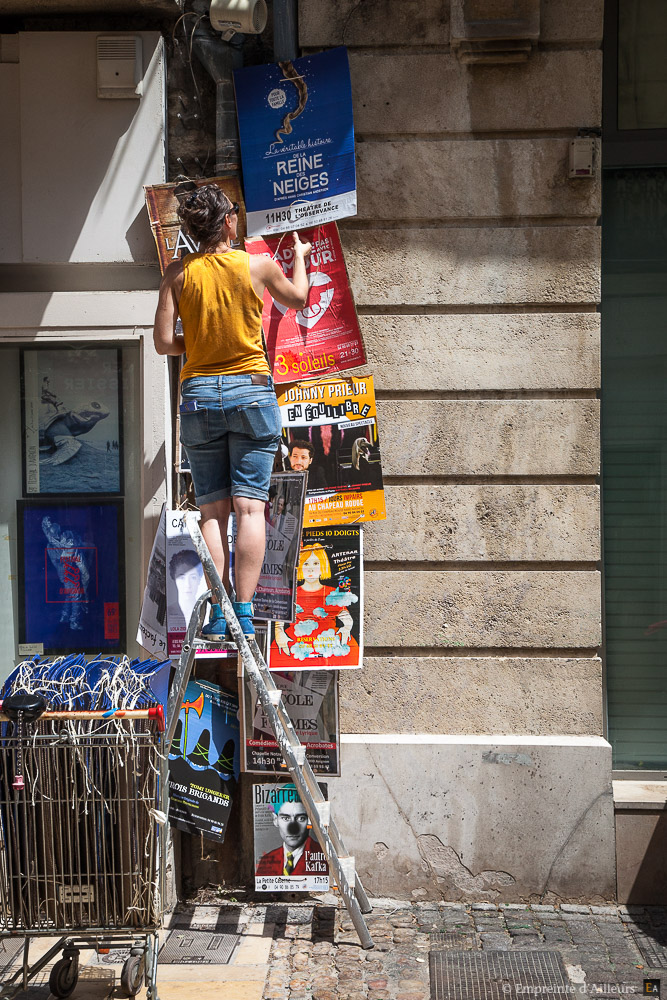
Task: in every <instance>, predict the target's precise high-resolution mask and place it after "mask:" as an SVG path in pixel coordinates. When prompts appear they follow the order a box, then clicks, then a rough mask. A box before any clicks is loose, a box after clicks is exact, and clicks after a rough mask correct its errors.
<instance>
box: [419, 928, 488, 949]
mask: <svg viewBox="0 0 667 1000" xmlns="http://www.w3.org/2000/svg"><path fill="white" fill-rule="evenodd" d="M429 942H430V946H431V951H460V950H461V948H464V949H465V948H474V947H475V944H476V941H475V935H474V934H473V933H472V931H471V932H470V933H463V934H459V933H458V931H433V932H432V933H431V934H430V935H429Z"/></svg>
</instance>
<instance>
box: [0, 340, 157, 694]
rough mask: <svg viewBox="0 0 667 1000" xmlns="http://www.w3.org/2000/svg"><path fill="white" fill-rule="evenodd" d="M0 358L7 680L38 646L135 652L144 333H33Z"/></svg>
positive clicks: (1, 643)
mask: <svg viewBox="0 0 667 1000" xmlns="http://www.w3.org/2000/svg"><path fill="white" fill-rule="evenodd" d="M0 360H1V364H0V394H1V395H2V398H3V399H4V400H5V401H6V402H7V403H8V405H7V406H6V407H5V408H4V410H5V413H6V415H7V416H6V421H5V424H4V430H5V435H4V440H5V458H4V462H3V471H4V475H3V480H2V488H1V489H0V533H1V536H2V542H1V545H0V561H1V571H2V573H3V575H4V577H5V579H7V580H8V581H9V594H8V596H9V597H10V599H9V600H5V601H3V602H2V603H1V604H0V680H1V679H3V678H4V677H5V676H7V674H8V673H9V672H10V671H11V670H12V668H13V667H14V665H15V664H16V663H17V662H18V661H19V660H20V659H24V658H25V655H26V653H28V652H29V651H30V652H32V651H39V650H40V648H41V647H43V650H44V653H45V655H59V654H63V653H76V652H84V653H86V654H90V655H93V654H94V653H98V652H103V653H104V652H107V653H109V655H115V654H117V653H125V652H127V653H129V654H130V655H135V654H136V653H138V652H139V648H138V647H137V645H136V643H135V641H134V636H135V633H136V626H137V621H136V619H137V609H138V607H139V604H140V600H141V572H142V570H141V473H142V469H141V461H142V454H143V453H142V448H141V436H140V406H139V348H138V344H125V345H116V344H114V343H113V342H98V343H94V344H86V345H83V344H78V343H69V344H65V345H63V344H62V343H55V342H53V341H50V342H39V343H35V342H34V341H33V342H30V343H25V344H22V345H18V344H16V345H3V347H2V349H1V351H0ZM23 644H25V645H23ZM21 650H24V651H25V652H23V653H22V651H21Z"/></svg>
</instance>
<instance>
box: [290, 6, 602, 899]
mask: <svg viewBox="0 0 667 1000" xmlns="http://www.w3.org/2000/svg"><path fill="white" fill-rule="evenodd" d="M539 7H540V38H539V41H538V43H537V46H536V47H535V48H534V49H533V51H532V53H531V54H530V55H529V57H528V58H527V59H526V61H525V62H520V63H519V62H517V63H506V64H503V65H493V64H479V65H474V64H473V65H465V64H463V63H462V62H461V61H459V59H458V58H457V55H456V53H455V52H454V50H453V49H452V47H451V46H450V36H449V22H450V3H449V0H423V2H420V3H412V2H408V3H398V2H396V0H364V2H363V3H358V2H357V0H339V2H337V3H335V4H321V3H318V2H317V0H299V35H300V38H299V41H300V45H301V50H302V52H311V51H312V52H314V51H318V50H319V49H322V48H328V47H331V46H335V45H342V44H343V45H346V46H347V48H348V51H349V55H350V65H351V73H352V91H353V102H354V115H355V130H356V141H357V179H358V201H359V205H358V214H357V216H356V217H355V218H354V219H348V220H345V221H344V222H342V223H341V224H340V228H341V234H342V239H343V245H344V248H345V253H346V259H347V264H348V269H349V273H350V278H351V282H352V286H353V291H354V295H355V299H356V303H357V308H358V311H359V314H360V317H361V323H362V328H363V332H364V336H365V340H366V347H367V352H368V369H367V370H368V371H369V372H372V373H373V375H374V376H375V379H376V389H377V395H378V410H379V416H380V420H381V423H380V433H381V448H382V456H383V468H384V473H385V485H386V495H387V512H388V516H387V520H386V522H383V523H378V524H372V525H368V526H367V527H366V528H365V569H366V573H365V586H366V637H365V638H366V650H365V660H364V669H363V670H362V671H360V672H355V671H347V672H346V671H342V672H341V676H340V694H341V728H342V731H343V737H342V740H343V746H342V761H343V775H342V777H341V778H340V779H339V781H334V782H331V784H330V790H331V797H332V802H333V809H334V812H335V815H336V818H337V822H338V823H339V826H340V827H341V830H342V832H343V835H344V836H345V838H346V841H347V844H348V847H349V848H350V850H351V851H352V852H353V853H354V854H355V856H356V859H357V867H358V870H359V871H360V873H361V874H362V877H363V879H364V882H365V884H366V888H367V889H368V890H369V891H370V892H371V893H374V894H380V895H392V894H395V895H398V896H403V897H405V896H408V897H410V896H412V898H416V899H419V898H438V897H440V898H446V899H462V898H473V899H495V900H497V901H498V900H507V901H511V900H514V901H517V900H530V901H533V902H537V901H539V900H542V901H547V902H548V901H556V900H558V899H561V900H563V899H570V900H597V901H600V900H603V899H610V898H612V897H613V896H614V893H615V877H614V849H613V845H614V832H613V805H612V797H611V755H610V748H609V745H608V744H607V743H606V741H605V740H604V739H603V735H604V726H603V685H602V667H601V660H600V657H599V646H600V642H601V599H600V598H601V579H600V562H599V560H600V521H599V503H600V497H599V480H598V476H599V402H598V394H599V385H600V356H599V355H600V352H599V336H600V330H599V316H598V315H597V311H596V307H597V303H598V302H599V297H600V230H599V228H598V227H597V222H598V217H599V214H600V173H599V156H598V158H597V164H596V166H597V170H596V176H595V177H594V178H588V179H582V178H578V179H570V178H569V171H568V166H569V164H568V154H569V143H570V140H571V139H573V138H575V137H576V136H577V135H578V134H579V130H582V129H596V128H599V126H600V124H601V84H602V75H601V69H602V67H601V51H600V46H601V40H602V8H603V0H590V2H587V3H586V4H581V3H579V2H578V0H541V3H540V5H539ZM494 741H495V742H494ZM512 741H514V743H515V744H516V745H514V744H513V742H512ZM510 747H512V749H509V748H510ZM499 748H507V749H499ZM517 748H519V749H517ZM575 772H576V777H575ZM593 831H595V834H594V835H593ZM443 859H444V860H443ZM478 872H481V873H482V874H481V875H477V874H476V873H478ZM494 873H495V874H496V875H498V876H499V877H498V878H495V880H494V879H491V880H489V879H488V878H485V876H488V875H494Z"/></svg>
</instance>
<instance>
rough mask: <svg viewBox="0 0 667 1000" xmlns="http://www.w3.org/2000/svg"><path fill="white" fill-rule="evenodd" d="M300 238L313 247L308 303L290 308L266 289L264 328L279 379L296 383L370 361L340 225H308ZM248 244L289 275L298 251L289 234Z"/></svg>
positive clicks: (274, 368) (308, 263) (246, 244)
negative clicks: (348, 269)
mask: <svg viewBox="0 0 667 1000" xmlns="http://www.w3.org/2000/svg"><path fill="white" fill-rule="evenodd" d="M299 236H300V238H301V240H302V241H304V242H308V243H312V246H313V249H312V253H311V254H310V257H308V258H307V260H306V272H307V274H308V284H309V291H308V301H307V303H306V305H305V306H304V307H303V309H299V310H297V309H287V308H286V307H285V306H281V305H279V303H277V302H275V301H274V299H273V298H272V297H271V294H270V293H269V291H268V290H267V291H266V292H265V293H264V311H263V313H262V326H263V327H264V335H265V337H266V345H267V348H268V351H269V360H270V362H271V367H272V369H273V378H274V380H275V381H276V382H296V381H299V380H301V379H307V378H313V377H315V376H317V375H331V374H336V373H337V372H342V371H347V370H349V369H350V368H359V367H360V366H361V365H365V364H366V353H365V351H364V344H363V340H362V338H361V331H360V329H359V320H358V319H357V313H356V310H355V308H354V301H353V299H352V293H351V291H350V283H349V281H348V277H347V269H346V267H345V260H344V258H343V250H342V247H341V244H340V236H339V235H338V227H337V226H336V224H335V223H333V222H331V223H329V224H328V225H322V226H315V227H314V228H313V229H304V230H302V231H301V232H300V233H299ZM245 246H246V250H247V251H248V253H250V254H265V255H266V256H269V257H273V258H274V260H276V261H277V262H278V263H279V264H280V266H281V267H282V269H283V271H284V272H285V274H286V275H287V277H288V278H290V279H291V277H292V271H293V267H294V251H293V250H292V238H291V236H290V235H289V234H285V235H283V236H282V237H280V238H278V237H257V238H255V239H251V240H246V241H245Z"/></svg>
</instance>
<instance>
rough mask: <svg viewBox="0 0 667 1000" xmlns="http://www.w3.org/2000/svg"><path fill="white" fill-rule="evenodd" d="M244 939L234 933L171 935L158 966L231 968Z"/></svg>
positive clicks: (179, 932)
mask: <svg viewBox="0 0 667 1000" xmlns="http://www.w3.org/2000/svg"><path fill="white" fill-rule="evenodd" d="M240 939H241V935H240V934H237V933H235V932H232V931H222V932H220V931H211V930H192V928H185V927H176V928H174V930H172V931H170V933H169V937H168V938H167V940H166V941H165V943H164V947H163V948H162V949H161V951H160V955H159V957H158V965H227V963H228V962H229V960H230V958H231V957H232V955H233V954H234V949H235V948H236V946H237V944H238V943H239V941H240Z"/></svg>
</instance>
